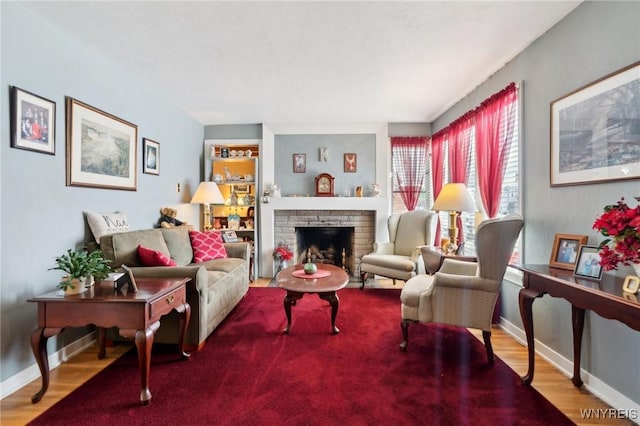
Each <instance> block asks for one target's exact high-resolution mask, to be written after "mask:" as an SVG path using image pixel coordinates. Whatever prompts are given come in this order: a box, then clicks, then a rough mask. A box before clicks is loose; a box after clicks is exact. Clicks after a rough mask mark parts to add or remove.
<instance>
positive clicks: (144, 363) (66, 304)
mask: <svg viewBox="0 0 640 426" xmlns="http://www.w3.org/2000/svg"><path fill="white" fill-rule="evenodd" d="M188 281H190V278H177V279H163V278H137V279H136V283H137V285H138V292H136V293H133V292H131V291H127V289H128V287H125V289H124V291H118V290H116V289H115V288H114V286H113V282H109V283H107V282H103V283H100V284H96V285H94V286H93V287H91V288H89V289H88V290H86V291H85V292H84V293H80V294H75V295H69V296H64V295H63V294H62V292H61V291H52V292H50V293H47V294H43V295H41V296H38V297H34V298H31V299H29V300H28V301H29V302H35V303H37V304H38V328H36V329H35V330H34V331H33V332H32V333H31V349H32V350H33V354H34V356H35V358H36V361H37V363H38V367H40V373H41V374H42V388H41V389H40V390H39V391H38V392H37V393H36V394H34V395H33V396H32V397H31V402H32V403H34V404H35V403H36V402H38V401H40V400H41V399H42V397H43V396H44V394H45V392H46V391H47V389H48V388H49V361H48V359H47V339H48V338H49V337H51V336H55V335H57V334H60V333H61V332H62V330H64V329H65V327H84V326H87V325H89V324H94V325H95V326H96V327H98V342H99V345H100V349H99V352H98V358H100V359H102V358H104V357H105V355H106V351H105V330H106V328H109V327H118V328H119V329H120V331H119V332H120V335H121V336H122V337H125V338H128V339H133V340H134V341H135V344H136V349H137V350H138V365H139V367H140V401H141V402H142V403H143V404H148V403H149V401H150V400H151V392H150V391H149V370H150V366H151V347H152V345H153V338H154V334H155V332H156V330H158V328H159V327H160V317H161V316H163V315H166V314H168V313H169V312H171V311H173V310H174V309H175V310H176V311H178V313H180V340H179V341H180V344H179V345H178V351H179V354H180V356H181V357H182V358H188V356H189V355H188V354H186V353H185V352H184V350H183V344H184V337H185V333H186V330H187V325H188V323H189V318H190V316H191V307H190V306H189V304H188V303H187V301H186V300H187V299H186V288H185V284H186V283H187V282H188Z"/></svg>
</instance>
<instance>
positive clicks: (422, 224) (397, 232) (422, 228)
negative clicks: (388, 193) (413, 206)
mask: <svg viewBox="0 0 640 426" xmlns="http://www.w3.org/2000/svg"><path fill="white" fill-rule="evenodd" d="M436 223H437V215H436V213H434V212H431V211H425V210H414V211H411V212H406V213H396V214H392V215H391V216H389V220H388V221H387V227H388V229H389V241H391V242H392V243H394V254H397V255H401V256H411V255H412V253H413V251H414V250H415V248H416V247H417V246H424V245H433V240H434V238H435V227H436Z"/></svg>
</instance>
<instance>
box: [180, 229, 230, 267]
mask: <svg viewBox="0 0 640 426" xmlns="http://www.w3.org/2000/svg"><path fill="white" fill-rule="evenodd" d="M189 239H191V247H192V248H193V262H194V263H200V262H205V261H207V260H212V259H221V258H225V257H227V250H226V249H225V248H224V243H223V241H222V234H221V233H220V232H199V231H193V230H191V231H189Z"/></svg>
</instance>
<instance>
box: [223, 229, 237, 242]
mask: <svg viewBox="0 0 640 426" xmlns="http://www.w3.org/2000/svg"><path fill="white" fill-rule="evenodd" d="M222 240H223V241H224V242H225V243H235V242H237V241H238V235H237V234H236V231H222Z"/></svg>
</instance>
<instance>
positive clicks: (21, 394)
mask: <svg viewBox="0 0 640 426" xmlns="http://www.w3.org/2000/svg"><path fill="white" fill-rule="evenodd" d="M378 281H379V282H378V283H377V284H378V286H380V287H388V288H401V287H402V283H401V282H398V285H397V286H396V287H394V286H393V285H392V284H391V281H390V280H388V282H386V281H387V280H378ZM268 284H269V280H268V279H258V280H256V281H255V282H254V283H252V286H254V287H266V286H267V285H268ZM365 291H366V290H365ZM472 333H473V334H474V335H475V336H476V337H477V338H478V339H480V340H482V335H481V333H480V332H476V331H474V330H472ZM491 341H492V342H493V348H494V352H495V354H496V355H497V356H498V357H500V358H501V359H502V360H503V361H504V362H505V363H507V365H509V366H510V367H511V368H512V369H513V370H514V371H516V372H517V373H518V374H519V375H523V374H525V373H526V371H527V350H526V348H525V347H524V346H522V345H521V344H519V343H518V342H517V341H515V340H514V339H513V338H512V337H511V336H509V335H508V334H507V333H505V332H504V331H503V330H502V329H500V328H495V329H494V330H493V333H492V338H491ZM130 347H131V346H129V345H118V346H115V347H113V348H108V349H107V357H106V358H105V359H102V360H99V359H97V353H98V348H97V346H96V345H93V346H91V347H89V348H88V349H87V350H86V351H84V352H83V353H81V354H79V355H77V356H76V357H74V358H72V359H70V360H68V361H67V362H65V363H63V364H62V365H61V366H59V367H58V368H56V369H54V370H52V371H51V381H50V385H49V390H48V392H47V393H46V395H45V396H44V398H43V399H42V401H40V402H39V403H38V404H32V403H31V395H33V394H34V393H36V392H37V391H38V390H39V389H40V384H41V380H40V378H38V379H37V380H34V381H33V382H31V383H29V384H28V385H27V386H25V387H23V388H22V389H20V390H18V391H16V392H14V393H13V394H11V395H9V396H7V397H6V398H4V399H3V400H2V401H1V403H0V424H2V425H3V426H12V425H24V424H26V423H28V422H29V421H30V420H32V419H34V418H35V417H37V416H38V415H39V414H40V413H43V412H44V411H46V410H47V409H48V408H50V407H51V406H52V405H53V404H55V403H56V402H57V401H59V400H61V399H62V398H64V397H65V396H66V395H68V394H69V393H70V392H71V391H73V390H74V389H76V388H77V387H79V386H80V385H82V384H83V383H84V382H86V381H87V380H89V379H90V378H91V377H93V376H94V375H95V374H97V373H99V372H100V371H101V370H102V369H104V368H105V367H106V366H108V365H109V364H110V363H112V362H113V361H115V360H116V359H117V358H118V357H119V356H121V355H122V354H124V353H125V352H126V351H127V350H129V348H130ZM533 387H534V388H535V389H537V390H538V391H539V392H540V393H541V394H542V395H544V396H545V398H547V399H548V400H549V401H551V402H552V403H553V404H554V405H555V406H556V407H557V408H558V409H559V410H561V411H562V412H563V413H565V414H566V415H567V416H568V417H569V418H570V419H571V420H572V421H573V422H575V423H576V424H578V425H596V424H597V425H633V423H632V422H631V421H628V420H621V419H611V418H592V419H585V418H583V416H581V410H598V409H602V410H606V409H609V408H610V407H609V406H608V405H607V404H605V403H604V402H602V401H601V400H599V399H598V398H596V397H594V396H593V395H591V394H590V393H589V392H587V391H586V390H584V389H576V388H575V387H574V386H573V385H572V383H571V381H570V380H569V378H568V377H566V376H565V375H564V374H562V373H561V372H560V371H558V370H557V369H556V368H555V367H554V366H552V365H551V364H549V363H548V362H546V361H545V360H544V359H542V358H540V357H538V356H536V376H535V380H534V381H533ZM600 417H602V416H600Z"/></svg>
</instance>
